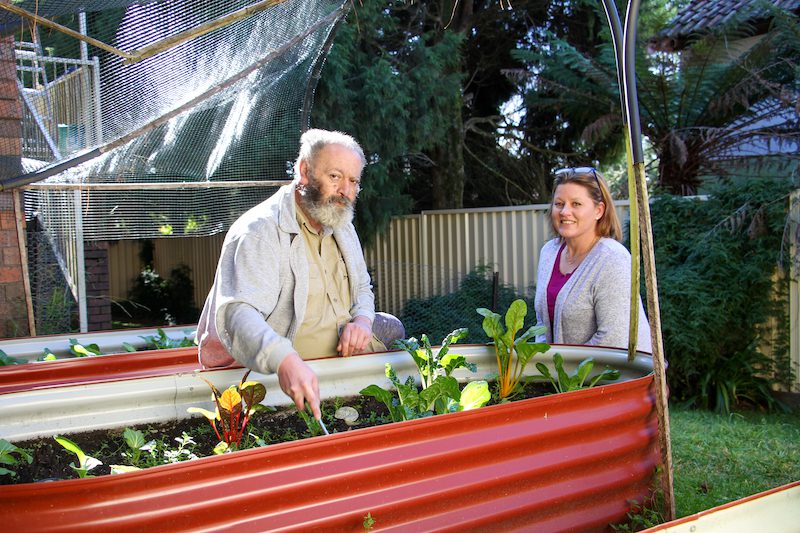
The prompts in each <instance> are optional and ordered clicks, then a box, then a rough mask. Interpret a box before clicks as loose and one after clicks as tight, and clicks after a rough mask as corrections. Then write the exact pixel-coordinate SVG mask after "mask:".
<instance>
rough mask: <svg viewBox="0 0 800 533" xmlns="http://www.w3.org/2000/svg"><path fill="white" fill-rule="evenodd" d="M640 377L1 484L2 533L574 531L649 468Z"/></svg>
mask: <svg viewBox="0 0 800 533" xmlns="http://www.w3.org/2000/svg"><path fill="white" fill-rule="evenodd" d="M652 386H653V379H652V376H648V377H644V378H639V379H635V380H631V381H627V382H623V383H617V384H613V385H608V386H604V387H599V388H594V389H587V390H583V391H577V392H571V393H566V394H559V395H553V396H548V397H543V398H534V399H530V400H524V401H520V402H513V403H509V404H504V405H497V406H492V407H484V408H481V409H478V410H475V411H468V412H462V413H453V414H448V415H440V416H435V417H431V418H426V419H421V420H412V421H408V422H402V423H396V424H389V425H386V426H381V427H375V428H365V429H357V430H353V431H350V432H347V433H337V434H334V435H330V436H324V437H316V438H312V439H306V440H302V441H296V442H291V443H285V444H279V445H273V446H270V447H267V448H261V449H257V450H247V451H242V452H237V453H234V454H229V455H226V456H219V457H212V458H205V459H200V460H195V461H191V462H188V463H180V464H174V465H165V466H160V467H156V468H152V469H148V470H145V471H141V472H135V473H131V474H123V475H117V476H106V477H99V478H92V479H84V480H67V481H56V482H51V483H42V484H28V485H15V486H14V485H12V486H7V487H3V488H2V490H1V491H0V492H1V493H2V500H3V505H2V507H0V509H2V510H1V511H0V513H2V515H3V522H4V524H5V525H6V527H7V528H8V527H10V529H11V530H12V531H16V530H20V531H75V530H81V531H112V530H113V531H147V530H150V531H193V530H206V531H208V530H229V529H232V528H234V527H241V528H243V529H244V530H247V531H266V530H270V531H290V530H303V531H362V530H363V527H362V523H363V518H364V517H365V516H366V515H367V513H370V514H371V515H372V517H373V518H374V519H375V520H376V524H375V530H398V531H399V530H403V531H464V530H480V531H515V530H519V531H522V530H525V531H531V530H537V531H548V532H549V531H578V530H582V531H583V530H603V529H606V528H607V526H608V524H609V523H611V522H619V521H623V520H624V519H625V514H626V512H627V511H628V507H629V504H628V503H627V502H628V501H629V500H640V501H641V500H642V499H643V498H645V497H646V496H647V495H648V491H649V489H650V487H651V482H652V480H653V473H654V470H655V468H656V466H657V464H658V462H659V460H660V459H659V457H660V456H659V454H658V450H657V446H658V444H657V443H658V439H657V432H658V427H657V420H656V417H655V410H654V399H653V394H652Z"/></svg>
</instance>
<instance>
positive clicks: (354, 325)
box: [336, 316, 372, 357]
mask: <svg viewBox="0 0 800 533" xmlns="http://www.w3.org/2000/svg"><path fill="white" fill-rule="evenodd" d="M371 340H372V322H370V320H369V319H368V318H367V317H365V316H357V317H355V318H354V319H353V320H351V321H350V322H348V323H347V324H345V325H344V327H343V328H342V334H341V335H340V336H339V344H338V345H337V346H336V351H337V352H339V353H340V354H342V356H343V357H348V356H351V355H353V354H357V353H360V352H363V351H364V348H366V347H367V345H368V344H369V342H370V341H371Z"/></svg>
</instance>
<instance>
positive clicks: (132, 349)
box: [122, 342, 137, 352]
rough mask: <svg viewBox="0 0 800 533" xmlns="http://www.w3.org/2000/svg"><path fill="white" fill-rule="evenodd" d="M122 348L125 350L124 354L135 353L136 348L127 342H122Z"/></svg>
mask: <svg viewBox="0 0 800 533" xmlns="http://www.w3.org/2000/svg"><path fill="white" fill-rule="evenodd" d="M122 347H123V348H124V349H125V351H126V352H135V351H137V350H136V346H134V345H133V344H131V343H129V342H123V343H122Z"/></svg>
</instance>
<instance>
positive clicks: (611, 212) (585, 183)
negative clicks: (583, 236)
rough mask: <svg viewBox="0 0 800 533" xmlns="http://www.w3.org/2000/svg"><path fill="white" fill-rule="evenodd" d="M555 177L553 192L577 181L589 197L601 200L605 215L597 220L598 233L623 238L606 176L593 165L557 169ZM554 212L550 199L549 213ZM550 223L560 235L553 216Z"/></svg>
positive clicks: (598, 201)
mask: <svg viewBox="0 0 800 533" xmlns="http://www.w3.org/2000/svg"><path fill="white" fill-rule="evenodd" d="M553 176H555V179H554V180H553V193H555V190H556V187H558V186H559V185H563V184H565V183H575V184H578V185H580V186H582V187H583V188H584V189H586V190H587V192H588V193H589V198H591V199H592V201H593V202H594V203H595V205H597V204H599V203H600V202H602V203H603V205H605V210H604V211H603V216H602V217H600V220H598V221H597V229H596V231H597V234H598V235H599V236H600V237H611V238H612V239H616V240H618V241H621V240H622V225H621V224H620V222H619V217H618V216H617V210H616V209H615V208H614V200H613V199H612V198H611V192H610V191H609V190H608V184H606V180H605V178H603V175H602V174H600V173H599V172H598V171H597V170H596V169H595V168H593V167H571V168H562V169H559V170H556V171H555V172H554V173H553ZM552 213H553V201H552V200H551V201H550V207H549V208H548V209H547V214H548V215H551V214H552ZM550 224H551V226H552V228H553V232H554V233H555V234H556V236H558V228H557V227H556V225H555V223H554V222H553V217H552V216H551V217H550Z"/></svg>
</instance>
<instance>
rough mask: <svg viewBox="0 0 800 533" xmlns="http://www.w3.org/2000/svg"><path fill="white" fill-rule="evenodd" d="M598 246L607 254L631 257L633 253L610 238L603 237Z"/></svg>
mask: <svg viewBox="0 0 800 533" xmlns="http://www.w3.org/2000/svg"><path fill="white" fill-rule="evenodd" d="M597 244H598V246H600V248H601V249H602V250H603V251H604V252H605V253H606V254H611V255H619V256H622V257H625V256H627V257H630V256H631V253H630V252H629V251H628V249H627V248H626V247H625V245H624V244H622V243H621V242H619V241H618V240H616V239H612V238H610V237H603V238H602V239H600V240H599V241H598V243H597Z"/></svg>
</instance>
